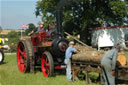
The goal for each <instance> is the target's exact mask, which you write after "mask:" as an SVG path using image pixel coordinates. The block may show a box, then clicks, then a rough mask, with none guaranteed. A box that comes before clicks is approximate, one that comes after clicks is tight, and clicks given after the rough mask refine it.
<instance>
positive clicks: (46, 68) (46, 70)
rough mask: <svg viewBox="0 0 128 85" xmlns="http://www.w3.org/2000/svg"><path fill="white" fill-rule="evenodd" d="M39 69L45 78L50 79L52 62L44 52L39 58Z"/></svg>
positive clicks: (47, 53) (52, 69)
mask: <svg viewBox="0 0 128 85" xmlns="http://www.w3.org/2000/svg"><path fill="white" fill-rule="evenodd" d="M41 69H42V73H43V74H44V76H45V77H50V76H52V74H53V73H54V62H53V58H52V55H51V53H50V52H48V51H46V52H44V53H43V54H42V57H41Z"/></svg>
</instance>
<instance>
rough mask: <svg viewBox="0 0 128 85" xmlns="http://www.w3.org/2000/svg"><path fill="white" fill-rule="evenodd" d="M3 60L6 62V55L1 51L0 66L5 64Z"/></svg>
mask: <svg viewBox="0 0 128 85" xmlns="http://www.w3.org/2000/svg"><path fill="white" fill-rule="evenodd" d="M3 60H4V53H3V51H2V50H1V49H0V64H2V63H3Z"/></svg>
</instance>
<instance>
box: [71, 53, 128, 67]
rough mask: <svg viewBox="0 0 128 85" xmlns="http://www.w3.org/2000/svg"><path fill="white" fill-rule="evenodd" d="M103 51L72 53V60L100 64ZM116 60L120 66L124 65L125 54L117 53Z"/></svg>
mask: <svg viewBox="0 0 128 85" xmlns="http://www.w3.org/2000/svg"><path fill="white" fill-rule="evenodd" d="M104 54H105V52H102V51H101V52H99V51H85V52H83V51H82V52H80V53H78V54H74V55H73V56H72V61H77V62H85V63H91V64H100V62H101V60H102V57H103V56H104ZM117 61H118V63H119V65H120V66H125V65H126V62H127V60H126V56H124V55H118V57H117Z"/></svg>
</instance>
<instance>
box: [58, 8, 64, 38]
mask: <svg viewBox="0 0 128 85" xmlns="http://www.w3.org/2000/svg"><path fill="white" fill-rule="evenodd" d="M56 23H57V37H58V38H62V36H63V34H62V11H61V10H57V11H56Z"/></svg>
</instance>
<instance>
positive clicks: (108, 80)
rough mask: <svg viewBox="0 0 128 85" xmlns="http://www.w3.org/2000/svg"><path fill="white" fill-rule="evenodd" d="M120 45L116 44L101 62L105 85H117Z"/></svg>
mask: <svg viewBox="0 0 128 85" xmlns="http://www.w3.org/2000/svg"><path fill="white" fill-rule="evenodd" d="M119 51H120V45H119V44H116V45H115V46H114V47H113V48H112V49H111V50H109V51H108V52H107V53H106V54H105V55H104V56H103V58H102V60H101V68H102V74H103V78H104V80H105V85H115V68H116V61H117V56H118V52H119Z"/></svg>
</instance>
